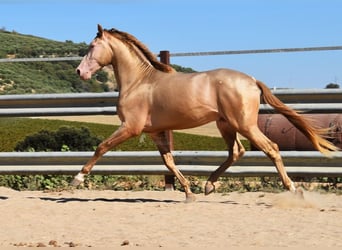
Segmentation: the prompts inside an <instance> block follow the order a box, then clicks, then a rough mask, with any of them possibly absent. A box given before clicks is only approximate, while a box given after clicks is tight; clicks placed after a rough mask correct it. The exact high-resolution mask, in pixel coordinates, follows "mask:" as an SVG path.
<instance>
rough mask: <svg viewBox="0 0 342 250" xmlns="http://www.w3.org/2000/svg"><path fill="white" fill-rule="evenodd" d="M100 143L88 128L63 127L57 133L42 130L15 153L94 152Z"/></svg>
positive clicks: (31, 136)
mask: <svg viewBox="0 0 342 250" xmlns="http://www.w3.org/2000/svg"><path fill="white" fill-rule="evenodd" d="M100 142H101V139H100V138H98V137H96V136H92V135H91V134H90V131H89V129H88V128H86V127H81V128H75V127H70V126H62V127H60V128H59V129H58V130H57V131H48V130H41V131H40V132H38V133H36V134H33V135H29V136H27V137H26V138H25V139H24V140H23V141H21V142H19V143H18V144H17V145H16V147H15V151H93V150H94V148H95V147H96V146H97V145H98V144H99V143H100Z"/></svg>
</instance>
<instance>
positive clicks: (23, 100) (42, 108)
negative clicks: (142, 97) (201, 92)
mask: <svg viewBox="0 0 342 250" xmlns="http://www.w3.org/2000/svg"><path fill="white" fill-rule="evenodd" d="M273 93H274V94H275V95H276V96H278V97H279V98H280V99H281V100H282V101H283V102H285V103H287V104H288V105H289V106H290V107H291V108H293V109H296V110H301V111H302V112H306V113H342V89H305V90H298V89H295V90H294V89H281V90H273ZM118 99H119V93H118V92H109V93H78V94H34V95H33V94H32V95H3V96H0V116H2V117H15V116H18V117H32V116H44V115H46V116H67V115H100V114H104V115H115V114H116V105H117V103H118ZM298 102H300V103H298ZM272 112H274V110H273V108H272V107H270V106H269V105H265V104H261V105H260V113H272Z"/></svg>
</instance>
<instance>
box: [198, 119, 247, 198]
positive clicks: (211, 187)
mask: <svg viewBox="0 0 342 250" xmlns="http://www.w3.org/2000/svg"><path fill="white" fill-rule="evenodd" d="M216 125H217V128H218V129H219V130H220V133H221V135H222V137H223V139H224V140H225V142H226V144H227V146H228V148H229V156H228V158H227V160H226V161H225V162H224V163H222V164H221V165H220V167H219V168H218V169H216V170H215V172H213V173H212V174H211V175H210V177H209V178H208V180H207V183H206V184H205V191H204V193H205V195H208V194H210V193H212V192H214V191H215V182H216V181H217V180H218V178H219V177H220V176H221V175H222V174H223V172H224V171H225V170H226V169H227V168H229V167H230V166H231V165H232V164H233V163H234V162H236V161H237V160H238V159H239V158H240V157H241V156H242V155H243V154H244V152H245V148H244V147H243V145H242V144H241V142H240V140H239V138H237V133H236V131H235V130H234V129H233V128H231V127H230V126H229V124H228V123H227V122H225V121H221V120H220V121H217V122H216Z"/></svg>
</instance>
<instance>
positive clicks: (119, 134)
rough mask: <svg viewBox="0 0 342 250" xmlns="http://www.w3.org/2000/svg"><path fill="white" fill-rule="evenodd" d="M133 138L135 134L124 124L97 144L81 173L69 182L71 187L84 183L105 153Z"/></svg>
mask: <svg viewBox="0 0 342 250" xmlns="http://www.w3.org/2000/svg"><path fill="white" fill-rule="evenodd" d="M133 136H136V133H132V131H131V130H130V129H128V128H127V127H126V126H125V124H122V125H121V127H120V128H119V129H118V130H116V131H115V132H114V133H113V134H112V135H111V136H110V137H109V138H107V139H106V140H104V141H103V142H101V143H100V144H99V146H98V147H97V148H96V150H95V153H94V155H93V157H92V158H90V159H89V161H88V162H87V163H86V164H85V165H84V166H83V168H82V170H81V172H79V173H78V174H77V175H76V176H75V178H74V180H73V181H72V182H71V185H73V186H78V185H79V184H81V183H82V182H83V181H84V176H85V175H87V174H89V173H90V171H91V169H92V168H93V166H94V165H95V163H96V162H97V161H98V160H99V159H100V158H101V157H102V156H103V155H104V154H105V153H107V152H108V151H109V150H110V149H112V148H114V147H115V146H117V145H119V144H120V143H122V142H124V141H126V140H127V139H129V138H131V137H133Z"/></svg>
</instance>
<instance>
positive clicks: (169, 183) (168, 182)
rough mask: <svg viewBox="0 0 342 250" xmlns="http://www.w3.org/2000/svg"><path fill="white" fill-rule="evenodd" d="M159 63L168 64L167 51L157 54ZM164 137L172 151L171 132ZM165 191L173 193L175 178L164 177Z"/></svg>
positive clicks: (172, 176) (168, 56)
mask: <svg viewBox="0 0 342 250" xmlns="http://www.w3.org/2000/svg"><path fill="white" fill-rule="evenodd" d="M159 57H160V61H161V62H162V63H165V64H168V65H169V64H170V52H169V51H168V50H162V51H160V53H159ZM166 137H167V140H168V142H169V144H170V149H171V150H174V146H173V133H172V130H168V131H166ZM164 178H165V190H168V191H173V190H174V186H175V176H174V175H165V176H164Z"/></svg>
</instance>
